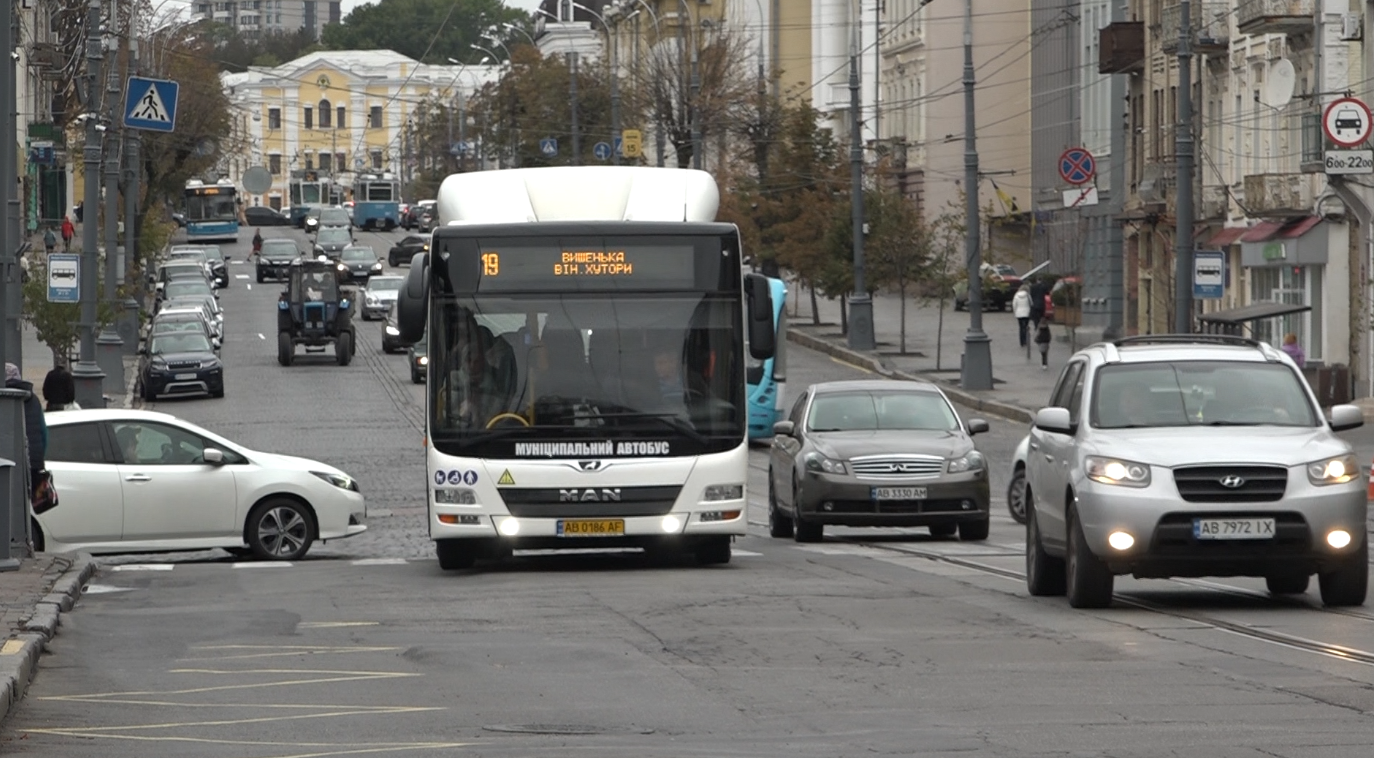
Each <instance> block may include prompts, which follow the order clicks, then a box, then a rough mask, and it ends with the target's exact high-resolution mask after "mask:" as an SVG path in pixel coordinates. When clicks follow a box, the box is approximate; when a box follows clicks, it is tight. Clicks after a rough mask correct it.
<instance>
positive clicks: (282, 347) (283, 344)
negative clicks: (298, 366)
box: [279, 332, 293, 366]
mask: <svg viewBox="0 0 1384 758" xmlns="http://www.w3.org/2000/svg"><path fill="white" fill-rule="evenodd" d="M279 365H280V366H292V365H293V338H292V337H290V336H288V332H279Z"/></svg>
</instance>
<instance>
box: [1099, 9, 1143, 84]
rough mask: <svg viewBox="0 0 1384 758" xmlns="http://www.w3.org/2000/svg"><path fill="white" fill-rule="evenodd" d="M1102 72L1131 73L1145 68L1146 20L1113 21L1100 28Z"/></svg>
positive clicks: (1100, 64) (1100, 66)
mask: <svg viewBox="0 0 1384 758" xmlns="http://www.w3.org/2000/svg"><path fill="white" fill-rule="evenodd" d="M1097 70H1098V71H1100V73H1102V74H1129V73H1133V72H1136V71H1143V70H1144V22H1142V21H1112V22H1111V23H1110V25H1109V26H1107V27H1105V28H1104V29H1101V30H1100V61H1099V65H1098V67H1097Z"/></svg>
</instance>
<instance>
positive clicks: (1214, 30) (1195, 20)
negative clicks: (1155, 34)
mask: <svg viewBox="0 0 1384 758" xmlns="http://www.w3.org/2000/svg"><path fill="white" fill-rule="evenodd" d="M1191 6H1192V7H1191V19H1192V24H1191V25H1192V52H1193V53H1199V54H1205V55H1226V54H1228V53H1229V52H1230V0H1192V2H1191ZM1181 27H1182V4H1181V3H1176V2H1174V3H1171V4H1169V5H1165V6H1164V7H1163V36H1162V49H1163V52H1164V53H1166V54H1169V55H1171V54H1173V53H1176V52H1177V40H1178V30H1179V29H1180V28H1181Z"/></svg>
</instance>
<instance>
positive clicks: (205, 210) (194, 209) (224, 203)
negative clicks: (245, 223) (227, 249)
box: [183, 179, 240, 242]
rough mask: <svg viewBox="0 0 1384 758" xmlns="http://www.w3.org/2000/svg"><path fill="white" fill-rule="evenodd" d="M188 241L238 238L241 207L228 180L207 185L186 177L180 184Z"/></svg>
mask: <svg viewBox="0 0 1384 758" xmlns="http://www.w3.org/2000/svg"><path fill="white" fill-rule="evenodd" d="M183 209H184V216H185V218H186V223H187V240H188V242H216V241H224V242H235V241H236V240H237V239H239V237H240V209H239V207H238V206H237V205H236V191H235V185H234V184H232V183H231V181H230V180H229V179H222V180H220V181H218V182H216V183H215V184H207V183H206V182H203V181H202V180H201V179H189V180H188V181H187V184H186V185H185V186H184V187H183Z"/></svg>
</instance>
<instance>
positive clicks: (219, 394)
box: [211, 384, 226, 399]
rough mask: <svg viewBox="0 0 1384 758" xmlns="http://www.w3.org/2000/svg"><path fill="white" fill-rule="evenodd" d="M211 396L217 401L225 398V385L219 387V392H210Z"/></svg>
mask: <svg viewBox="0 0 1384 758" xmlns="http://www.w3.org/2000/svg"><path fill="white" fill-rule="evenodd" d="M211 396H212V397H214V398H218V399H220V398H223V397H225V396H226V385H224V384H223V385H221V389H219V390H212V392H211Z"/></svg>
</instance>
